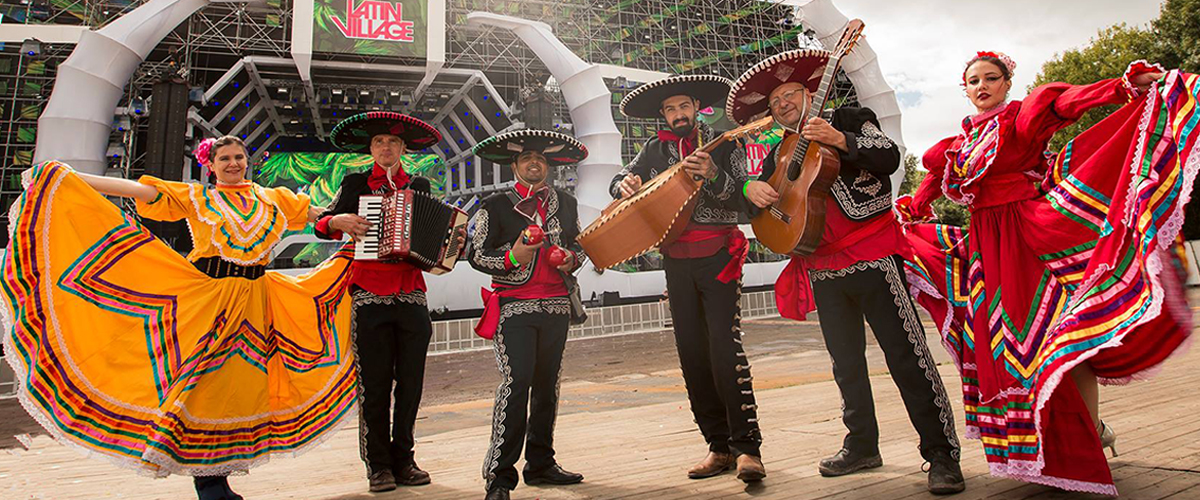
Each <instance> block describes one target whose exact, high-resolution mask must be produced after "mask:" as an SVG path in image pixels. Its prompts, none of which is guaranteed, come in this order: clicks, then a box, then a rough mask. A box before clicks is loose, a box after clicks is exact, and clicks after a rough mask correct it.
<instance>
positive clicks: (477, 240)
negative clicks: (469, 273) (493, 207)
mask: <svg viewBox="0 0 1200 500" xmlns="http://www.w3.org/2000/svg"><path fill="white" fill-rule="evenodd" d="M474 227H475V236H474V237H473V238H471V245H472V246H474V247H475V251H474V252H471V260H473V261H475V264H477V265H479V266H480V267H483V268H487V269H497V270H501V271H503V270H504V257H503V256H500V257H491V256H488V255H484V253H483V244H484V242H485V241H487V237H488V211H487V208H483V207H481V208H480V209H479V211H478V212H476V213H475V223H474ZM501 250H504V248H501Z"/></svg>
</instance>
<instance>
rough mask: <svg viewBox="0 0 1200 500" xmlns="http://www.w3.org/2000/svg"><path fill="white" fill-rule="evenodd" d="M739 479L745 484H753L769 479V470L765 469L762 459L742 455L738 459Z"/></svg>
mask: <svg viewBox="0 0 1200 500" xmlns="http://www.w3.org/2000/svg"><path fill="white" fill-rule="evenodd" d="M737 470H738V475H737V478H738V479H741V480H742V481H743V482H747V483H753V482H755V481H762V480H763V478H764V477H767V468H766V467H763V463H762V459H761V458H758V457H756V456H754V455H747V454H744V453H743V454H741V455H739V456H738V457H737Z"/></svg>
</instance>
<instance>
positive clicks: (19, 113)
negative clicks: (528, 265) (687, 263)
mask: <svg viewBox="0 0 1200 500" xmlns="http://www.w3.org/2000/svg"><path fill="white" fill-rule="evenodd" d="M16 1H18V0H10V2H14V3H8V4H5V5H2V6H0V13H3V14H4V17H5V21H6V22H7V21H11V20H17V21H18V22H26V23H34V24H47V23H52V24H73V25H84V26H88V27H92V28H98V27H101V26H103V25H104V24H106V23H108V22H110V21H111V20H112V19H114V18H116V17H117V16H119V15H121V14H123V13H125V12H128V11H129V10H131V9H133V8H136V7H137V6H138V5H140V2H137V1H133V2H126V1H120V0H24V3H20V4H15V2H16ZM446 10H447V13H446V15H447V23H446V24H447V32H446V64H445V66H444V67H443V69H442V70H441V71H440V72H439V74H438V75H437V77H436V78H435V79H433V81H432V83H430V84H429V86H428V88H424V89H421V91H419V92H418V91H417V90H418V84H419V83H420V82H421V80H422V77H423V76H424V64H423V63H422V62H421V61H411V60H405V59H403V58H396V57H381V56H363V55H348V54H324V53H317V54H314V60H313V70H312V73H313V74H312V82H311V83H312V84H311V86H309V85H306V84H305V83H304V82H302V81H301V80H300V76H299V72H298V71H297V69H296V67H295V65H294V64H293V63H292V61H291V59H290V57H291V52H290V51H291V41H290V36H291V29H292V14H291V12H292V9H291V0H267V2H266V3H265V4H258V5H257V6H254V7H249V6H246V5H243V4H235V3H213V4H210V5H209V6H207V7H205V8H204V9H202V10H201V11H199V12H198V13H196V14H195V15H193V16H192V17H191V18H190V19H189V20H188V21H187V22H186V23H184V24H183V25H181V26H179V27H178V28H177V29H176V30H175V31H174V32H173V33H172V34H171V35H169V36H168V37H167V38H166V39H165V40H164V41H163V42H162V43H161V44H160V45H159V47H158V48H157V49H156V50H155V51H154V52H153V53H152V54H151V55H150V57H149V58H148V59H147V61H146V63H145V64H143V65H142V67H141V68H140V69H139V71H138V73H137V74H136V75H135V76H134V77H133V79H132V80H131V81H130V82H129V84H128V86H127V95H126V97H125V98H124V100H123V102H125V103H129V104H133V103H136V102H142V101H145V100H147V99H149V97H150V88H151V86H152V85H153V83H154V82H156V81H158V80H159V79H161V78H163V77H164V76H167V75H181V76H183V77H184V78H186V79H187V81H188V82H189V84H190V85H192V86H193V88H195V89H196V92H193V95H194V96H195V97H197V99H196V100H195V102H194V103H193V107H194V109H193V110H192V112H191V113H190V114H189V122H190V123H191V124H192V125H193V127H194V128H195V129H196V131H195V132H194V133H193V134H192V136H193V137H201V136H208V135H214V134H234V135H239V136H242V137H243V138H244V139H245V140H246V141H247V144H248V145H249V146H250V147H251V149H252V153H253V154H254V155H255V158H256V159H257V158H261V157H262V155H263V154H265V153H266V152H267V151H268V150H269V151H289V150H291V151H322V150H327V149H328V146H327V145H326V144H325V143H324V140H325V138H326V136H327V134H328V133H329V131H330V129H331V128H332V126H333V124H335V123H336V122H337V121H339V120H341V119H342V118H345V117H347V116H350V115H352V114H354V113H357V112H362V111H369V110H395V111H401V112H405V113H410V114H413V115H415V116H418V117H420V118H423V119H426V120H429V121H430V122H431V123H434V124H435V126H437V127H438V128H439V130H440V131H441V132H442V134H443V135H444V137H445V140H444V141H442V143H441V144H439V145H438V146H437V147H435V148H432V149H431V150H430V151H429V152H433V153H436V154H438V155H439V156H440V157H441V158H442V159H443V162H444V165H445V172H444V175H446V176H447V182H446V186H447V196H448V197H449V198H450V199H451V200H452V201H459V202H461V203H463V204H464V206H467V205H470V204H471V203H472V200H477V199H479V198H481V197H482V196H484V195H486V194H487V193H488V192H491V191H494V190H496V189H498V188H501V187H505V186H507V185H509V184H510V183H511V182H512V175H511V172H510V171H509V169H508V167H507V166H500V165H492V164H490V163H488V162H486V161H481V160H480V159H478V158H476V157H474V156H473V155H471V154H470V147H471V146H473V145H474V144H475V143H476V142H478V141H481V140H483V139H485V138H486V137H488V136H490V135H492V134H495V133H497V132H499V131H502V130H505V129H508V128H512V127H515V126H520V120H521V119H522V117H521V116H520V112H521V109H520V104H521V103H522V102H523V95H526V94H528V93H529V92H530V90H532V89H535V88H536V89H545V90H546V91H547V92H546V95H547V97H548V98H549V99H550V101H551V102H552V103H554V104H555V109H556V112H555V114H554V117H553V123H554V124H555V126H558V127H560V128H564V129H567V130H569V129H570V127H571V123H570V116H569V115H568V114H567V113H566V111H565V105H564V104H563V102H562V97H561V94H560V93H559V92H558V90H557V84H556V83H555V82H553V81H552V80H551V79H550V77H549V71H548V70H547V69H546V67H545V66H544V65H543V64H542V63H541V61H539V60H538V59H537V57H536V55H535V54H534V53H533V52H532V51H531V50H530V49H529V48H528V47H526V46H525V45H524V44H523V43H522V42H521V41H520V40H519V39H517V38H516V37H515V36H514V35H513V34H512V33H511V32H508V31H505V30H495V29H491V28H481V27H472V26H468V25H466V23H465V17H466V15H467V14H468V13H470V12H476V11H482V12H493V13H497V14H504V15H509V16H515V17H521V18H525V19H531V20H536V21H541V22H544V23H546V24H548V25H550V26H551V27H552V28H553V29H554V32H555V34H557V36H558V37H559V38H560V39H561V40H562V41H563V42H564V43H565V44H566V45H567V46H568V47H569V48H571V49H572V50H573V51H574V52H575V53H576V54H578V55H579V56H580V57H581V58H583V59H584V60H586V61H589V62H592V63H597V64H607V65H614V66H621V67H626V68H637V69H643V70H652V71H660V72H665V73H671V74H690V73H707V74H718V75H722V76H725V77H729V78H735V77H737V76H738V75H739V74H740V73H741V72H742V71H744V70H745V69H746V68H748V67H749V66H751V65H752V64H754V63H756V62H758V61H760V60H762V59H764V58H765V57H767V56H769V55H771V54H774V53H777V52H780V51H783V50H789V49H794V48H799V47H802V46H808V45H811V44H813V43H814V42H812V41H811V40H809V39H807V38H806V37H805V35H804V30H803V28H801V27H800V26H799V25H798V24H796V23H794V13H793V10H792V7H788V6H784V5H780V4H778V3H775V2H770V1H760V0H723V1H716V0H621V1H615V0H447V7H446ZM15 45H17V44H11V43H10V44H7V45H5V46H4V47H3V49H2V50H0V112H2V113H3V116H4V117H5V118H7V119H8V120H7V121H8V125H7V126H6V127H4V128H3V129H0V131H2V132H3V135H2V136H0V141H2V142H0V147H2V148H3V150H2V151H0V154H2V155H3V156H2V157H3V158H4V163H3V165H2V175H3V182H2V184H0V202H3V204H4V208H6V207H7V206H8V205H9V204H11V201H12V199H13V198H15V196H16V194H18V193H19V192H20V184H19V174H20V172H21V171H22V170H23V169H25V168H27V167H28V162H29V160H28V159H29V158H31V156H32V155H31V153H32V147H33V139H34V137H35V136H34V134H35V133H36V120H37V115H38V113H39V112H40V109H41V105H42V104H43V103H44V100H45V98H47V97H48V96H49V87H50V85H52V83H53V78H54V74H55V72H54V68H55V67H56V65H57V64H58V63H59V62H61V61H62V60H63V59H65V57H66V56H67V55H68V54H69V52H70V50H71V48H72V46H70V45H54V46H50V45H45V44H43V47H42V53H41V54H40V55H39V56H38V57H37V58H32V59H31V58H29V57H26V56H23V55H22V54H21V53H20V52H19V48H18V47H16V46H15ZM608 83H609V84H610V88H611V90H612V91H613V101H612V102H613V114H614V117H615V118H616V122H617V126H618V127H619V129H620V131H621V133H622V134H623V136H624V140H623V144H622V153H623V155H624V156H625V158H626V160H628V159H630V158H631V157H632V155H634V154H636V150H637V148H638V147H639V146H640V144H641V143H643V142H644V141H645V140H646V138H648V137H650V136H651V135H652V134H653V133H654V131H655V130H657V128H658V124H656V123H654V122H653V121H646V120H628V119H625V118H624V117H623V116H621V115H620V113H619V112H618V111H617V107H616V104H617V103H619V102H620V99H621V97H623V96H624V93H625V92H627V91H629V90H630V89H631V88H633V87H634V86H635V84H637V83H642V82H630V81H627V80H626V79H624V78H616V79H613V80H609V81H608ZM201 95H203V98H202V99H201V98H199V97H200V96H201ZM148 112H149V113H153V103H152V102H151V103H149V111H148ZM115 119H117V118H116V117H115ZM146 121H147V120H144V119H138V117H137V116H132V117H130V120H129V121H128V123H129V126H130V129H128V130H125V131H123V132H118V131H117V130H116V127H114V135H113V138H112V142H113V144H114V145H121V146H123V147H124V148H126V150H125V152H123V153H121V155H120V156H119V157H117V158H113V168H114V170H119V171H121V173H122V174H123V175H127V176H136V175H138V174H140V173H141V170H142V167H141V165H142V161H141V157H142V154H143V153H142V150H143V149H144V147H143V145H144V144H145V143H146V129H147V124H146ZM180 161H181V164H182V163H184V162H185V160H183V159H181V160H180ZM573 178H574V176H573V174H572V173H571V172H570V171H567V172H563V173H562V175H561V176H560V179H559V181H560V183H563V184H565V185H568V186H569V185H570V184H571V181H572V180H573ZM6 212H7V211H6V210H5V211H4V213H6ZM2 217H4V216H0V218H2ZM0 222H3V221H0Z"/></svg>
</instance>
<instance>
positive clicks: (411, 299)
mask: <svg viewBox="0 0 1200 500" xmlns="http://www.w3.org/2000/svg"><path fill="white" fill-rule="evenodd" d="M352 297H353V299H354V306H355V307H359V306H364V305H368V304H386V305H389V306H390V305H393V304H397V303H403V304H416V305H419V306H424V305H427V301H426V298H425V292H423V291H421V290H413V291H411V292H397V293H394V294H391V295H375V294H373V293H371V292H368V291H366V290H355V291H354V293H353V294H352Z"/></svg>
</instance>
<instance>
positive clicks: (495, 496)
mask: <svg viewBox="0 0 1200 500" xmlns="http://www.w3.org/2000/svg"><path fill="white" fill-rule="evenodd" d="M483 500H508V488H501V487H499V486H497V487H495V488H492V489H490V490H488V492H487V496H486V497H483Z"/></svg>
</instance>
